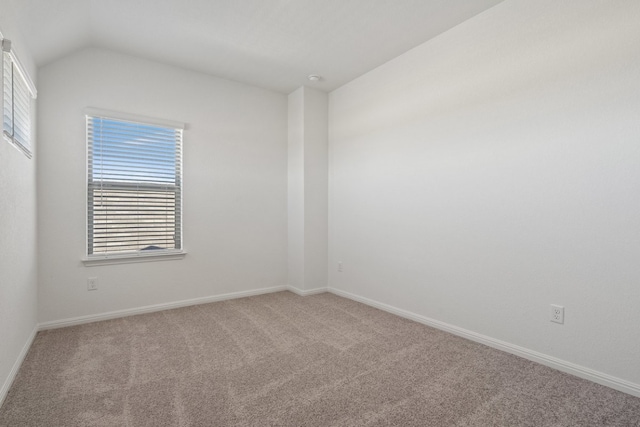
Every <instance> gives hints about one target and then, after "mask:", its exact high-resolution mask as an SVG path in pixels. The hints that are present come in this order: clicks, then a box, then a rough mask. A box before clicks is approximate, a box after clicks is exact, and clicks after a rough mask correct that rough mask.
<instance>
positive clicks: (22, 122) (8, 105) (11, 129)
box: [2, 52, 31, 155]
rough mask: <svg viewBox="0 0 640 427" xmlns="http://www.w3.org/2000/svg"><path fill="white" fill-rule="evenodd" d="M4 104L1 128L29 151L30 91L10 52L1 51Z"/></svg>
mask: <svg viewBox="0 0 640 427" xmlns="http://www.w3.org/2000/svg"><path fill="white" fill-rule="evenodd" d="M2 76H3V77H2V81H3V85H2V86H3V95H4V105H3V109H2V111H3V112H2V128H3V131H4V133H5V135H7V136H8V137H9V138H11V139H12V140H13V142H14V143H16V144H17V145H18V146H19V147H20V148H22V150H23V151H25V153H27V154H29V155H30V153H31V112H30V110H31V107H30V105H31V92H30V90H29V86H28V85H27V82H26V81H25V80H24V77H23V76H22V75H21V73H20V72H19V71H18V69H17V66H16V64H15V63H14V62H13V60H12V58H11V54H10V53H8V52H3V67H2Z"/></svg>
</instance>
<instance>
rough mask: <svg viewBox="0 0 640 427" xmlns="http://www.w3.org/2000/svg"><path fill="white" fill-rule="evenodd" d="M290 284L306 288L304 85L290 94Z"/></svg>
mask: <svg viewBox="0 0 640 427" xmlns="http://www.w3.org/2000/svg"><path fill="white" fill-rule="evenodd" d="M288 109H289V112H288V120H289V121H288V130H289V134H288V162H287V171H288V175H287V187H288V188H287V191H288V202H287V226H288V284H289V285H290V286H293V287H294V288H296V289H304V88H299V89H297V90H296V91H294V92H292V93H290V94H289V97H288Z"/></svg>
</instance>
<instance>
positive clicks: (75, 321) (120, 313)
mask: <svg viewBox="0 0 640 427" xmlns="http://www.w3.org/2000/svg"><path fill="white" fill-rule="evenodd" d="M288 289H289V287H288V286H275V287H272V288H261V289H253V290H250V291H241V292H232V293H229V294H221V295H212V296H207V297H201V298H193V299H188V300H182V301H174V302H168V303H163V304H154V305H146V306H143V307H136V308H128V309H126V310H116V311H109V312H106V313H99V314H90V315H88V316H79V317H72V318H68V319H62V320H52V321H49V322H43V323H40V324H39V325H38V329H39V330H41V331H43V330H46V329H56V328H64V327H66V326H75V325H82V324H85V323H93V322H99V321H101V320H109V319H116V318H119V317H127V316H135V315H136V314H144V313H152V312H154V311H162V310H169V309H172V308H180V307H188V306H190V305H198V304H207V303H210V302H216V301H224V300H229V299H235V298H245V297H251V296H255V295H262V294H269V293H272V292H281V291H286V290H288Z"/></svg>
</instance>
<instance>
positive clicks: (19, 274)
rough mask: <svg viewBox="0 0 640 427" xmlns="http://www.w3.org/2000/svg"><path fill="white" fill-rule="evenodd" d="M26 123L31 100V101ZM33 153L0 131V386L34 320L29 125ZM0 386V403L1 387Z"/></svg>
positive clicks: (17, 46)
mask: <svg viewBox="0 0 640 427" xmlns="http://www.w3.org/2000/svg"><path fill="white" fill-rule="evenodd" d="M10 12H11V11H10V10H3V12H2V14H0V31H1V32H2V35H3V36H4V37H6V38H7V39H10V40H11V41H12V45H13V48H14V50H15V51H16V53H17V54H18V56H19V59H20V62H22V63H23V65H24V66H25V68H26V69H27V70H28V72H29V74H30V76H31V78H32V80H34V81H35V79H36V71H35V66H34V65H33V62H32V60H31V57H30V55H29V52H28V51H27V50H26V49H25V48H24V44H23V43H22V42H21V37H20V33H19V32H18V31H17V29H16V28H13V27H12V25H11V20H10V19H7V18H10V17H11V13H10ZM32 112H33V116H32V123H34V122H35V106H34V105H32ZM31 135H32V141H31V143H32V146H33V151H34V152H35V155H34V157H33V158H31V159H29V158H27V157H26V156H25V155H24V154H23V153H22V152H21V151H19V150H18V149H17V148H15V147H14V146H13V145H11V144H10V143H9V142H8V141H7V140H5V139H4V138H3V137H2V136H0V249H1V250H0V390H1V391H6V389H3V385H8V383H7V380H8V379H10V378H9V376H10V373H11V370H12V368H13V366H14V365H15V363H16V362H17V361H18V358H19V355H20V352H21V351H22V349H23V348H24V347H25V345H26V344H27V343H28V341H29V338H30V337H31V334H32V332H33V330H34V328H35V327H36V322H37V315H36V309H37V300H36V298H37V273H36V268H37V265H36V264H37V263H36V225H37V224H36V162H37V160H38V153H37V143H36V133H35V126H33V128H32V134H31ZM1 391H0V403H1V401H2V398H3V397H4V396H3V395H2V392H1Z"/></svg>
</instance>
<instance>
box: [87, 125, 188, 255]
mask: <svg viewBox="0 0 640 427" xmlns="http://www.w3.org/2000/svg"><path fill="white" fill-rule="evenodd" d="M87 140H88V161H89V164H88V188H89V194H88V200H87V202H88V206H89V210H88V224H89V229H88V237H89V241H88V253H89V254H109V253H118V252H120V253H122V252H131V251H145V250H162V249H165V250H169V249H180V248H181V247H182V245H181V233H180V229H181V212H180V207H181V162H182V158H181V152H182V151H181V144H182V130H181V129H173V128H166V127H161V126H156V125H149V124H144V123H135V122H128V121H121V120H115V119H110V118H104V117H87Z"/></svg>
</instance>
